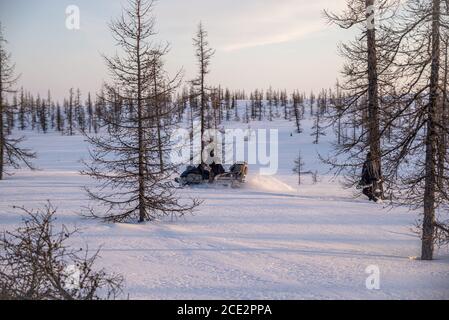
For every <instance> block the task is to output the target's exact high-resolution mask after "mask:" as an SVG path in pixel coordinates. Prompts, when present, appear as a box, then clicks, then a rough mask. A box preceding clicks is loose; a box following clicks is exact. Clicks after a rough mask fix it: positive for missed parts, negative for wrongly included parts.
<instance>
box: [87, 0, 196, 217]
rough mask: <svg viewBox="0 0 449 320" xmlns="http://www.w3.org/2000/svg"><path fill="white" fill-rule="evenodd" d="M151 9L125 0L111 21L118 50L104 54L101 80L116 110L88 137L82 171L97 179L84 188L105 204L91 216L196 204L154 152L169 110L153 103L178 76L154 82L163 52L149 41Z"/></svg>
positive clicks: (141, 0) (178, 210)
mask: <svg viewBox="0 0 449 320" xmlns="http://www.w3.org/2000/svg"><path fill="white" fill-rule="evenodd" d="M152 9H153V1H149V0H130V1H129V2H128V7H127V8H124V11H123V14H122V16H121V17H120V18H119V19H117V20H115V21H113V22H112V23H111V25H110V29H111V31H112V34H113V36H114V38H115V39H116V41H117V44H118V46H120V47H121V48H122V54H121V55H116V56H115V57H112V58H108V57H105V61H106V64H107V66H108V68H109V70H110V73H111V75H112V77H113V79H114V83H113V84H112V85H111V84H105V89H106V90H107V94H106V95H105V97H103V99H105V100H107V99H109V100H107V101H105V103H108V104H112V105H113V106H114V110H115V113H116V114H115V115H114V116H113V117H111V116H108V115H105V116H103V117H102V120H103V123H104V127H103V129H102V130H103V132H101V134H100V135H94V136H89V137H88V140H89V141H90V142H91V144H92V145H93V147H94V148H93V150H92V151H91V157H92V162H91V163H86V166H87V170H85V171H84V172H83V173H84V174H86V175H89V176H91V177H93V178H95V179H97V180H99V181H100V182H101V185H100V186H99V188H98V189H97V190H95V191H93V190H90V189H88V190H87V191H88V194H89V195H90V197H91V198H92V199H94V200H97V201H99V202H100V203H101V204H102V205H104V206H105V207H106V212H105V213H104V214H102V215H100V216H98V215H97V214H96V213H95V212H94V210H92V211H91V214H90V216H92V217H95V218H100V219H103V220H105V221H108V222H130V221H136V220H137V221H139V222H144V221H151V220H154V219H156V218H158V217H161V216H166V215H177V216H180V215H183V214H185V213H187V212H190V211H191V210H192V209H193V208H194V207H195V206H196V205H197V204H198V202H197V201H196V200H190V199H189V200H186V201H181V199H179V198H178V196H177V194H176V192H175V191H176V190H175V189H174V187H173V185H172V183H171V182H170V181H171V175H172V173H173V169H174V168H173V166H172V165H171V164H166V163H165V162H164V163H161V158H160V156H159V154H158V153H159V152H160V147H161V146H160V144H159V141H160V140H158V132H160V131H159V130H158V123H160V121H159V120H160V118H161V117H162V116H164V114H165V115H167V114H170V113H172V112H173V111H172V110H170V109H169V108H167V109H165V110H162V109H160V108H158V106H159V98H161V97H162V96H167V95H169V94H170V93H171V92H173V90H174V89H175V86H176V84H177V81H176V80H169V81H165V85H164V86H163V88H162V87H160V83H159V80H157V82H158V83H157V84H156V87H155V86H154V84H155V82H154V81H155V80H154V79H155V78H154V77H155V75H154V72H155V70H156V72H160V71H158V70H159V69H160V65H157V66H155V65H154V64H155V63H158V64H159V63H160V58H161V56H162V55H163V54H164V53H165V51H164V49H162V51H161V47H160V45H159V44H155V42H154V40H153V37H154V35H155V34H156V33H155V30H154V18H153V16H152V15H151V13H152ZM158 77H160V74H159V75H156V78H158ZM117 88H120V90H118V89H117ZM108 97H112V98H108ZM111 99H113V100H111ZM118 109H119V110H118ZM162 111H163V112H164V113H162ZM159 129H160V128H159ZM164 147H166V146H164ZM161 167H162V170H161Z"/></svg>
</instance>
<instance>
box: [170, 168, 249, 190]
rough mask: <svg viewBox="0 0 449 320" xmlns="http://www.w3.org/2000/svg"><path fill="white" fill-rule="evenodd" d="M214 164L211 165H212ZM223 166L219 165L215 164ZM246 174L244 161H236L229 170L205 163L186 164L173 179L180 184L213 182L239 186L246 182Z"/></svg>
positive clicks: (234, 186)
mask: <svg viewBox="0 0 449 320" xmlns="http://www.w3.org/2000/svg"><path fill="white" fill-rule="evenodd" d="M213 166H214V164H213V165H212V167H213ZM215 166H217V167H218V168H220V167H221V168H223V167H222V166H221V165H215ZM247 175H248V164H247V163H246V162H237V163H235V164H234V165H232V166H231V168H230V170H229V172H226V171H225V170H224V169H222V170H219V171H218V172H217V170H215V168H211V166H208V165H206V164H203V165H199V166H198V167H194V166H188V167H187V169H186V170H185V171H184V172H183V173H182V174H181V176H180V177H179V178H176V179H175V181H176V182H177V183H179V184H180V185H181V186H192V185H201V184H206V183H210V184H215V185H223V186H231V187H233V188H238V187H240V186H241V185H242V184H243V183H245V182H246V177H247Z"/></svg>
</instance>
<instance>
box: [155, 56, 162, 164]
mask: <svg viewBox="0 0 449 320" xmlns="http://www.w3.org/2000/svg"><path fill="white" fill-rule="evenodd" d="M155 59H157V57H155ZM153 86H154V107H155V108H156V110H155V111H156V121H157V123H156V125H157V147H158V152H159V168H160V171H161V173H163V172H164V156H163V154H162V136H161V130H162V128H161V119H160V112H159V93H158V90H157V61H156V60H155V61H154V67H153Z"/></svg>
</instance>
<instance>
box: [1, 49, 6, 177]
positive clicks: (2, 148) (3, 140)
mask: <svg viewBox="0 0 449 320" xmlns="http://www.w3.org/2000/svg"><path fill="white" fill-rule="evenodd" d="M2 63H3V62H2V60H1V55H0V180H3V163H4V158H3V157H4V152H5V150H4V145H5V137H4V129H3V83H2Z"/></svg>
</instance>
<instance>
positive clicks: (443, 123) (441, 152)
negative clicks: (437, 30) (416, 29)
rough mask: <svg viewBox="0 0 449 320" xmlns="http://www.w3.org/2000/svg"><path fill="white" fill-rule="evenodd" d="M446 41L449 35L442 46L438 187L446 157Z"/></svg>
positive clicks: (442, 176) (448, 39)
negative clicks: (442, 72) (442, 70)
mask: <svg viewBox="0 0 449 320" xmlns="http://www.w3.org/2000/svg"><path fill="white" fill-rule="evenodd" d="M448 41H449V37H447V36H446V39H445V43H444V45H445V47H444V76H443V97H442V102H441V106H442V108H441V112H440V116H439V119H440V126H442V128H440V129H439V132H440V139H439V142H440V143H439V148H438V186H440V188H442V187H443V180H444V172H445V169H444V161H445V157H446V151H447V134H446V132H445V131H444V128H446V127H447V80H448V79H447V76H448V67H449V65H448Z"/></svg>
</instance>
